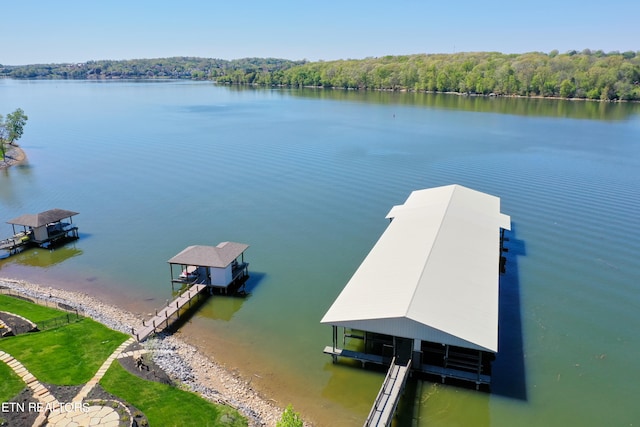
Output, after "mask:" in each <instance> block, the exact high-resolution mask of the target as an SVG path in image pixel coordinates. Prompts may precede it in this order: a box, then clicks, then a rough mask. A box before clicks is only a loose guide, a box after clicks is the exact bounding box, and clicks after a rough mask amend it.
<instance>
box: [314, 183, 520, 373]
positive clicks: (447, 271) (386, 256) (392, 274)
mask: <svg viewBox="0 0 640 427" xmlns="http://www.w3.org/2000/svg"><path fill="white" fill-rule="evenodd" d="M387 218H388V219H390V220H391V222H390V224H389V226H388V227H387V229H386V230H385V231H384V233H383V234H382V236H381V237H380V239H379V240H378V242H377V243H376V244H375V245H374V247H373V248H372V249H371V251H370V252H369V254H368V255H367V257H366V258H365V259H364V261H363V262H362V264H361V265H360V267H358V269H357V270H356V272H355V273H354V275H353V277H352V278H351V279H350V280H349V282H348V283H347V284H346V286H345V287H344V289H343V290H342V292H341V293H340V295H339V296H338V297H337V299H336V300H335V301H334V303H333V305H332V306H331V307H330V308H329V310H328V311H327V312H326V314H325V315H324V317H323V318H322V320H321V323H325V324H329V325H332V327H333V345H332V346H328V347H326V348H325V353H328V354H331V355H332V356H333V358H334V361H336V360H337V359H338V357H349V358H353V359H356V360H360V361H361V362H362V363H363V364H364V363H370V362H371V363H379V364H383V365H388V364H390V363H391V360H392V359H393V358H394V357H396V358H399V359H401V360H410V361H411V366H412V370H414V371H420V372H424V373H427V374H433V375H438V376H439V377H441V378H442V380H443V381H444V379H445V378H454V379H457V380H464V381H472V382H474V383H475V384H476V385H479V384H488V383H489V382H490V367H491V363H490V362H491V360H492V359H493V357H494V355H495V353H496V352H497V351H498V291H499V289H498V287H499V274H500V266H501V258H502V251H503V247H502V242H503V234H502V232H501V229H507V230H508V229H510V218H509V216H507V215H504V214H502V213H500V199H499V198H498V197H495V196H492V195H489V194H485V193H482V192H479V191H476V190H472V189H469V188H466V187H463V186H460V185H449V186H444V187H437V188H431V189H425V190H418V191H414V192H412V193H411V194H410V196H409V197H408V198H407V200H406V201H405V203H404V204H402V205H399V206H394V207H393V208H392V209H391V211H390V212H389V214H388V215H387ZM340 330H342V339H340V337H339V331H340ZM340 344H342V347H348V348H340V347H339V345H340Z"/></svg>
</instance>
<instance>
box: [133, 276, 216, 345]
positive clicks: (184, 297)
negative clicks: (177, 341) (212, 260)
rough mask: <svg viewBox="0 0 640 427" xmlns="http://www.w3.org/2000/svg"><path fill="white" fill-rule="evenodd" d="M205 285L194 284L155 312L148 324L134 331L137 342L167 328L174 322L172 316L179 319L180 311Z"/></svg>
mask: <svg viewBox="0 0 640 427" xmlns="http://www.w3.org/2000/svg"><path fill="white" fill-rule="evenodd" d="M206 288H207V285H204V284H199V283H196V284H194V285H191V286H190V287H189V288H188V289H187V290H185V291H184V292H183V293H181V294H180V295H178V297H177V298H176V299H174V300H173V301H171V302H170V303H168V304H167V306H166V307H164V308H163V309H162V310H160V311H157V312H156V315H155V316H154V317H153V318H152V319H151V320H149V321H148V322H146V323H145V322H143V323H142V325H143V327H142V329H140V330H139V331H134V336H135V337H136V339H137V340H138V341H142V340H144V339H145V338H147V337H148V336H149V335H151V334H155V333H157V332H160V331H162V330H164V329H165V328H167V327H169V324H170V323H171V322H172V321H173V320H175V319H172V317H173V315H174V314H175V315H176V318H178V317H180V309H181V308H183V307H184V306H185V305H187V304H189V305H190V304H191V301H192V300H193V299H194V298H195V297H197V296H198V295H199V294H200V293H201V292H202V291H203V290H204V289H206Z"/></svg>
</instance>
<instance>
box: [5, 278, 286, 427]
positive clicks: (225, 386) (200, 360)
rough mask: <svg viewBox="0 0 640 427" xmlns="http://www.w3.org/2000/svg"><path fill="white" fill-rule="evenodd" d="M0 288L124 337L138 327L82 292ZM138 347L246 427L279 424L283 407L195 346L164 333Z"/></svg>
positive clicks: (11, 284) (9, 283) (12, 283)
mask: <svg viewBox="0 0 640 427" xmlns="http://www.w3.org/2000/svg"><path fill="white" fill-rule="evenodd" d="M0 287H5V288H9V289H12V290H13V291H15V292H18V293H20V294H22V295H24V296H26V297H30V298H38V299H42V300H45V301H47V302H48V303H54V304H65V305H67V306H70V307H72V308H74V309H77V310H78V311H80V312H82V314H83V315H84V316H87V317H90V318H92V319H94V320H96V321H98V322H100V323H102V324H104V325H106V326H108V327H109V328H111V329H115V330H117V331H121V332H124V333H127V334H130V333H131V329H132V327H141V326H142V319H140V318H138V317H137V316H136V315H134V314H132V313H130V312H127V311H124V310H121V309H119V308H117V307H115V306H112V305H109V304H105V303H103V302H101V301H98V300H96V299H94V298H93V297H91V296H89V295H87V294H84V293H78V292H70V291H65V290H61V289H55V288H51V287H47V286H41V285H37V284H33V283H27V282H24V281H18V280H12V279H0ZM142 345H143V347H145V348H146V349H148V350H150V351H151V352H152V355H153V360H154V362H155V363H156V364H157V365H158V366H159V367H160V368H162V369H163V370H164V371H165V372H166V373H167V375H169V377H170V378H171V379H172V380H173V381H175V382H177V383H181V384H183V385H184V386H185V388H187V389H189V390H192V391H194V392H196V393H198V394H200V395H202V396H203V397H205V398H206V399H209V400H211V401H213V402H216V403H223V404H226V405H230V406H232V407H234V408H236V409H237V410H238V411H239V412H240V413H241V414H243V415H244V416H245V417H247V419H248V420H249V425H250V426H275V425H276V422H277V421H278V420H279V419H280V416H281V414H282V411H283V409H282V408H278V407H277V405H275V403H274V402H272V401H270V400H267V399H265V398H264V397H262V396H261V395H260V394H259V393H258V392H257V391H256V390H254V389H252V388H251V386H250V384H249V383H247V382H246V381H244V380H243V379H242V378H241V377H240V376H239V375H237V374H234V373H232V372H229V370H227V369H225V368H224V367H223V366H221V365H219V364H217V363H216V362H215V361H213V360H211V359H210V358H208V357H206V356H204V355H203V354H201V353H200V352H198V350H197V348H195V347H194V346H192V345H190V344H187V343H185V342H183V341H181V340H179V339H178V338H176V337H174V336H171V335H167V334H159V335H157V336H155V337H152V338H149V339H147V340H146V341H144V342H143V343H142Z"/></svg>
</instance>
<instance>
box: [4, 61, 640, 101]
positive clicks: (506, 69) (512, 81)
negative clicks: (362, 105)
mask: <svg viewBox="0 0 640 427" xmlns="http://www.w3.org/2000/svg"><path fill="white" fill-rule="evenodd" d="M0 76H7V77H12V78H70V79H110V78H187V79H211V80H215V81H217V82H219V83H227V84H253V85H265V86H292V87H299V86H313V87H324V88H343V89H363V90H367V89H369V90H410V91H430V92H455V93H464V94H480V95H490V94H493V95H504V96H543V97H561V98H583V99H600V100H634V101H639V100H640V52H632V51H629V52H624V53H619V52H609V53H604V52H602V51H595V52H592V51H590V50H588V49H585V50H583V51H581V52H576V51H570V52H566V53H562V54H560V53H559V52H557V51H552V52H550V53H548V54H546V53H540V52H532V53H525V54H503V53H497V52H472V53H455V54H420V55H406V56H385V57H382V58H366V59H360V60H352V59H349V60H339V61H326V62H325V61H319V62H306V61H288V60H284V59H273V58H266V59H262V58H247V59H240V60H234V61H225V60H220V59H203V58H166V59H144V60H129V61H90V62H87V63H84V64H62V65H28V66H19V67H12V66H5V67H3V66H0Z"/></svg>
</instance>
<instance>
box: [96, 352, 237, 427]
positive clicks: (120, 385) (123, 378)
mask: <svg viewBox="0 0 640 427" xmlns="http://www.w3.org/2000/svg"><path fill="white" fill-rule="evenodd" d="M100 385H102V387H103V388H104V389H105V390H107V391H108V392H109V393H111V394H114V395H116V396H118V397H120V398H122V399H124V400H126V401H127V402H129V403H130V404H131V405H133V406H135V407H136V408H138V409H139V410H140V411H142V412H144V414H145V415H146V416H147V418H148V420H149V425H151V426H160V425H161V426H167V427H170V426H194V427H205V426H246V425H247V420H246V419H245V418H244V417H242V416H241V415H240V414H239V413H238V412H237V411H236V410H235V409H233V408H230V407H228V406H223V405H216V404H214V403H211V402H208V401H207V400H205V399H203V398H201V397H200V396H198V395H196V394H194V393H191V392H187V391H184V390H180V389H178V388H175V387H172V386H168V385H166V384H160V383H157V382H153V381H147V380H143V379H141V378H139V377H136V376H135V375H132V374H131V373H129V372H127V371H126V370H125V369H124V368H123V367H122V366H121V365H120V363H118V362H114V363H113V364H112V365H111V367H110V368H109V370H108V371H107V373H106V374H105V376H104V377H103V378H102V380H101V381H100Z"/></svg>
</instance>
